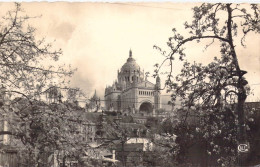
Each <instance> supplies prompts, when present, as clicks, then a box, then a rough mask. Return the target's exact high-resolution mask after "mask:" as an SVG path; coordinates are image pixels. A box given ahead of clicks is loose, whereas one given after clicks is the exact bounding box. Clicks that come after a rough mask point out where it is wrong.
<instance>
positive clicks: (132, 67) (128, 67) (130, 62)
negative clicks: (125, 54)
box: [121, 50, 140, 72]
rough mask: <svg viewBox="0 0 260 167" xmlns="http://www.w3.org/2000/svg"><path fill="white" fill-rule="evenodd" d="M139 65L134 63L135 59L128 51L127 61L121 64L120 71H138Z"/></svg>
mask: <svg viewBox="0 0 260 167" xmlns="http://www.w3.org/2000/svg"><path fill="white" fill-rule="evenodd" d="M139 69H140V66H139V65H138V64H137V63H136V61H135V59H134V58H133V57H132V51H131V50H130V51H129V58H128V59H127V62H126V63H125V64H124V65H123V66H122V68H121V72H129V71H131V72H133V71H136V72H137V71H139Z"/></svg>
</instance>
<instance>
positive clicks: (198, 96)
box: [155, 3, 260, 166]
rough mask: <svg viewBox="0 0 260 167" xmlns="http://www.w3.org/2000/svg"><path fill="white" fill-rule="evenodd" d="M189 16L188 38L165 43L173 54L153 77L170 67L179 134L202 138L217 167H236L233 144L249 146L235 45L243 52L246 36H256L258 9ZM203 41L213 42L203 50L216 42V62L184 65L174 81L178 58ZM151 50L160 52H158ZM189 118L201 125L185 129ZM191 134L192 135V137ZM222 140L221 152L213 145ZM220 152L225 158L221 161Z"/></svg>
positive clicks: (216, 7) (209, 9)
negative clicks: (189, 45) (188, 46)
mask: <svg viewBox="0 0 260 167" xmlns="http://www.w3.org/2000/svg"><path fill="white" fill-rule="evenodd" d="M192 10H193V20H192V22H191V23H188V22H185V24H184V26H185V29H186V30H187V32H189V34H190V35H189V37H184V36H183V35H181V34H179V33H177V31H176V29H175V28H173V29H172V31H173V34H174V35H173V36H172V37H170V38H169V41H168V43H167V44H168V46H169V47H170V49H171V52H170V53H169V54H168V55H165V52H163V54H164V56H165V57H166V58H165V60H164V61H163V63H162V64H161V65H158V64H157V65H156V66H157V67H158V69H156V71H155V72H156V73H158V72H159V70H160V68H161V67H162V65H163V64H164V63H165V62H167V61H169V63H170V71H169V74H168V77H167V78H168V79H167V80H166V85H168V88H169V91H173V95H172V101H173V103H174V101H175V100H176V98H177V97H180V98H181V99H182V107H183V108H182V109H181V110H179V112H182V118H183V119H182V121H181V123H180V125H179V128H181V127H182V128H183V129H182V130H185V129H186V132H187V129H190V128H193V129H197V131H195V132H196V135H199V134H200V135H202V138H203V140H205V142H206V144H205V145H206V148H207V151H208V154H211V153H212V152H214V153H215V154H218V155H220V157H219V160H218V162H219V163H220V164H222V165H228V166H229V165H234V164H236V158H235V157H236V156H237V154H238V153H237V150H236V142H237V141H238V143H246V142H247V139H246V129H245V126H244V124H245V116H244V103H245V100H246V98H247V95H248V90H249V88H248V82H247V81H246V79H245V78H244V74H246V71H244V70H242V69H240V66H239V61H238V56H237V54H238V53H237V51H236V47H235V45H237V43H236V42H235V41H238V40H240V44H241V45H242V46H245V38H246V36H247V35H248V34H249V33H250V32H255V33H259V32H260V25H259V21H260V17H259V5H257V4H250V5H242V4H230V3H228V4H222V3H217V4H207V3H204V4H202V5H200V6H196V7H194V8H193V9H192ZM240 34H242V37H240ZM238 38H240V39H238ZM207 39H211V40H212V42H211V43H209V44H208V45H206V47H205V48H208V47H209V46H211V44H212V43H214V42H215V43H216V41H218V43H219V47H220V55H221V56H220V58H215V59H214V62H212V63H210V64H208V65H206V66H203V65H202V64H200V63H194V64H191V63H189V62H187V61H185V62H184V66H183V69H182V71H181V73H180V74H179V75H177V76H176V78H175V81H173V71H172V67H173V61H174V59H175V58H176V56H179V59H180V60H182V61H183V60H184V57H185V56H186V54H185V48H184V47H185V45H186V44H187V43H190V42H193V41H197V42H200V41H202V40H207ZM155 48H157V49H159V50H160V51H162V49H161V48H159V47H157V46H155ZM191 117H193V118H195V117H196V119H195V122H198V121H201V122H200V123H199V124H197V125H195V127H194V126H193V127H192V126H191V125H189V124H187V121H191V120H190V119H189V118H191ZM231 120H232V121H231ZM230 121H231V122H230ZM237 126H238V129H236V127H237ZM190 132H191V134H193V135H194V134H195V132H194V131H190ZM230 135H232V137H230ZM189 136H190V135H189ZM217 138H222V139H217ZM220 140H221V142H220ZM225 140H227V141H228V142H230V143H229V144H227V145H220V146H219V145H218V144H216V142H217V141H218V142H220V143H223V142H224V141H225ZM211 142H212V143H211ZM183 146H185V144H184V145H183ZM222 151H223V152H226V154H225V155H229V156H225V155H224V154H223V152H222ZM221 154H222V156H221ZM239 156H240V158H239V160H240V162H239V165H244V164H245V161H244V160H245V157H244V156H245V155H244V154H242V153H239Z"/></svg>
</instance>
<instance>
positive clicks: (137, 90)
mask: <svg viewBox="0 0 260 167" xmlns="http://www.w3.org/2000/svg"><path fill="white" fill-rule="evenodd" d="M160 85H161V83H160V78H159V77H157V78H156V83H155V84H153V83H151V82H150V81H148V80H147V77H145V76H144V70H143V71H142V70H141V68H140V66H139V65H138V64H137V63H136V61H135V59H134V58H133V56H132V51H131V50H130V51H129V58H128V59H127V61H126V63H125V64H124V65H123V66H122V68H121V70H118V74H117V80H116V81H115V82H114V83H113V85H112V86H108V87H106V89H105V106H106V109H107V110H114V111H121V112H129V113H132V114H140V113H141V114H142V115H152V114H155V110H157V109H159V108H161V105H160V104H161V97H160Z"/></svg>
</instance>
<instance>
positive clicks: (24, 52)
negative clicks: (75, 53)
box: [0, 3, 87, 166]
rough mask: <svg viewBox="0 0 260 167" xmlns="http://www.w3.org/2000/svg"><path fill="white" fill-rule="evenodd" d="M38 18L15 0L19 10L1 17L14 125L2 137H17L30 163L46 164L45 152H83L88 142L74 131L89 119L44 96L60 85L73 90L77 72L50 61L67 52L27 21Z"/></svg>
mask: <svg viewBox="0 0 260 167" xmlns="http://www.w3.org/2000/svg"><path fill="white" fill-rule="evenodd" d="M33 18H35V17H30V16H27V15H26V14H24V12H23V10H22V8H21V4H19V3H15V9H14V10H11V11H9V12H8V13H7V14H6V16H4V17H2V20H1V21H0V22H1V25H0V84H1V102H0V104H1V106H0V114H1V118H3V117H4V121H5V122H7V124H8V127H9V128H8V130H2V129H1V131H0V135H12V136H13V140H12V141H15V142H14V143H13V144H15V145H17V147H18V148H19V150H18V151H19V152H20V153H21V154H22V156H23V158H24V159H25V161H28V162H27V164H26V165H25V166H40V165H44V163H47V162H46V161H45V160H46V158H44V156H47V158H48V156H49V155H50V154H53V152H54V151H55V150H59V151H65V152H66V151H67V152H69V155H70V156H71V155H75V156H78V155H79V154H80V153H79V152H80V151H81V149H82V148H83V145H84V146H85V145H86V144H87V143H86V142H84V141H81V139H82V136H81V134H80V133H77V134H76V135H71V133H72V132H71V131H72V129H77V128H78V127H79V126H81V125H82V123H83V122H85V123H86V121H85V120H82V119H83V118H84V117H82V115H79V112H78V110H79V108H77V109H75V108H73V107H71V106H68V105H66V104H62V103H61V101H60V100H58V101H59V103H57V102H58V101H57V100H51V101H49V102H48V101H44V100H43V98H44V97H45V96H44V95H45V94H46V93H49V95H50V96H49V97H48V96H47V98H51V99H57V98H59V97H58V96H59V95H61V92H60V89H69V88H68V84H67V83H68V82H67V81H68V77H70V76H71V75H72V74H73V72H74V70H72V69H71V68H70V66H57V65H55V66H53V65H49V64H51V63H52V62H53V63H58V62H57V61H58V59H59V56H61V55H62V51H61V50H55V49H53V48H52V44H50V43H46V42H45V39H41V40H37V39H36V29H35V28H33V27H31V26H29V25H28V24H27V23H28V22H29V21H30V19H33ZM27 25H28V26H27ZM46 61H48V65H49V66H48V65H46V64H47V63H46ZM54 80H55V81H56V83H53V81H54ZM50 85H51V86H50ZM57 88H59V89H57ZM69 90H72V89H69ZM77 91H78V90H77ZM50 102H54V103H50ZM74 132H77V131H74ZM26 157H27V158H28V159H26ZM46 165H47V166H49V165H48V164H45V166H46Z"/></svg>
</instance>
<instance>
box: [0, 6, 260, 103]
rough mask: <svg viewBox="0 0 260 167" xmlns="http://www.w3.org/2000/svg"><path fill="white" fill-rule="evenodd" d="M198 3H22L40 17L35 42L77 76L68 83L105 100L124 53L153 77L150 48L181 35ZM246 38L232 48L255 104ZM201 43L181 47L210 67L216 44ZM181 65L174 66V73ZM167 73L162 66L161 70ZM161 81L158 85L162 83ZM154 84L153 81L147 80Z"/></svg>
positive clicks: (259, 89) (256, 87)
mask: <svg viewBox="0 0 260 167" xmlns="http://www.w3.org/2000/svg"><path fill="white" fill-rule="evenodd" d="M197 4H198V3H130V2H128V3H122V2H118V3H86V2H85V3H83V2H82V3H68V2H55V3H54V2H53V3H47V2H41V3H36V2H34V3H22V8H23V9H24V11H25V12H26V14H27V15H29V16H41V17H40V18H35V19H33V20H31V21H30V25H32V26H34V27H35V28H37V37H39V38H41V37H46V39H47V41H50V42H53V41H54V42H53V45H54V47H55V48H61V49H62V50H63V55H62V56H61V58H60V61H61V62H64V63H66V64H71V66H72V67H74V68H77V72H75V75H74V76H73V78H72V79H71V84H72V85H73V86H77V87H80V88H81V89H83V90H84V92H85V93H86V94H87V95H88V96H89V97H90V96H92V95H93V93H94V91H95V90H97V93H98V95H99V96H100V97H101V98H103V97H104V89H105V87H106V86H107V85H111V84H112V83H113V82H114V81H115V79H116V77H117V70H118V69H120V68H121V67H122V65H123V64H124V63H125V62H126V59H127V58H128V55H129V50H130V49H131V50H132V52H133V58H135V59H136V61H137V63H138V64H139V65H140V66H141V68H142V69H144V70H145V72H150V73H153V70H154V64H156V63H160V62H162V61H163V60H164V57H163V56H161V55H160V53H159V52H158V50H156V49H154V48H153V46H154V45H157V46H160V47H161V48H163V49H164V50H166V51H169V48H168V47H167V44H166V43H167V41H168V38H169V37H170V36H172V35H173V34H172V31H171V30H172V28H173V27H176V28H177V30H178V31H179V32H180V33H184V32H185V30H184V26H183V23H184V22H185V21H186V20H187V21H189V20H191V19H192V12H191V8H192V7H194V6H195V5H197ZM13 7H14V4H13V3H0V8H1V9H2V10H1V11H0V15H1V16H2V15H4V14H5V13H6V11H8V10H9V9H11V8H13ZM259 37H260V36H259V34H254V33H252V34H249V36H248V37H247V40H246V44H247V48H243V47H240V46H239V43H238V45H237V46H236V49H237V53H238V59H239V63H240V65H241V69H244V70H246V71H248V74H246V76H245V77H246V78H247V79H248V81H249V85H250V86H251V89H252V90H253V92H254V95H250V96H249V97H248V101H259V100H260V38H259ZM207 42H209V41H205V42H202V43H201V44H197V43H196V42H195V43H190V44H189V45H187V46H186V48H187V52H186V53H187V55H188V60H189V61H191V62H193V61H197V62H202V63H203V64H207V63H209V62H210V61H211V60H213V57H214V56H218V55H219V52H218V49H216V47H217V46H218V45H217V44H214V45H212V46H211V47H210V48H208V49H207V50H205V48H204V46H205V44H207ZM181 67H182V63H181V62H178V61H176V62H175V64H174V74H178V72H179V71H180V69H181ZM163 70H167V66H166V67H165V68H163ZM163 79H164V77H163V76H162V82H164V80H163ZM149 80H150V81H152V82H154V79H153V78H152V77H151V78H149Z"/></svg>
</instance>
